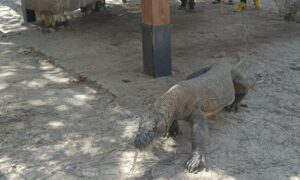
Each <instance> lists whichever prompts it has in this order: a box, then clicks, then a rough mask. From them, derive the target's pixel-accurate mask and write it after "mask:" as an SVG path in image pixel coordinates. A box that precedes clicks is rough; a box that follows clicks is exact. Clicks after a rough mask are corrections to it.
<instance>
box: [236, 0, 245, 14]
mask: <svg viewBox="0 0 300 180" xmlns="http://www.w3.org/2000/svg"><path fill="white" fill-rule="evenodd" d="M246 6H247V0H241V1H240V3H239V4H238V5H237V7H236V11H238V12H240V11H242V10H243V9H245V8H246Z"/></svg>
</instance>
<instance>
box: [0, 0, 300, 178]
mask: <svg viewBox="0 0 300 180" xmlns="http://www.w3.org/2000/svg"><path fill="white" fill-rule="evenodd" d="M250 3H251V2H249V8H248V9H247V10H246V11H245V12H244V13H243V14H240V13H235V12H233V7H230V6H228V13H227V14H225V15H223V14H222V13H221V11H220V8H219V6H213V5H211V4H210V3H209V2H198V3H197V9H196V12H195V13H187V12H182V11H177V10H176V6H177V5H178V4H177V2H172V3H171V11H172V12H171V13H172V24H173V34H172V35H173V39H172V46H173V47H172V48H173V49H172V55H173V66H174V68H173V77H164V78H158V79H152V78H151V77H149V76H147V75H144V74H143V73H142V53H141V52H142V51H141V35H140V16H139V13H138V2H133V1H131V2H129V5H127V6H124V5H116V4H110V8H109V10H108V11H106V12H102V13H95V14H91V15H88V16H81V17H78V18H76V19H74V20H73V21H72V23H71V25H70V26H69V27H67V28H62V29H60V30H59V31H56V32H47V31H43V30H41V29H39V28H37V27H36V26H34V25H22V18H21V15H20V1H19V0H0V104H1V106H0V139H1V141H0V179H237V180H239V179H261V180H271V179H272V180H277V179H278V180H281V179H289V180H296V179H299V178H300V177H299V176H300V150H299V149H300V137H299V133H300V78H299V77H300V25H299V24H295V23H287V22H284V21H282V18H281V17H279V16H278V15H277V14H276V13H275V12H276V8H275V7H274V5H273V4H272V3H270V2H268V1H265V2H264V9H263V10H262V11H255V10H253V9H252V5H251V4H250ZM236 54H239V55H240V56H241V57H242V59H243V61H244V63H243V65H242V67H240V71H241V72H243V73H245V74H247V75H249V76H253V77H255V78H256V79H257V85H256V86H255V87H254V89H252V90H251V92H250V93H249V95H248V96H247V97H246V99H245V101H244V103H246V104H247V105H248V108H243V109H242V111H241V112H239V113H225V112H221V113H219V114H218V115H217V116H215V117H214V118H210V119H209V130H210V144H209V145H208V152H207V159H208V161H209V165H210V170H209V171H208V172H201V173H198V174H188V173H187V172H186V171H185V170H184V164H185V162H186V161H187V159H188V158H189V153H190V148H191V147H190V136H189V134H190V132H189V128H188V126H187V125H186V124H184V123H182V124H181V128H182V130H183V134H182V135H181V136H179V137H177V138H176V139H164V138H162V139H159V140H157V141H156V142H155V144H154V147H153V148H152V150H151V151H148V152H145V153H140V154H139V156H138V159H137V163H136V166H135V169H134V171H130V168H131V166H132V164H133V156H134V149H133V147H132V141H133V137H134V133H135V132H136V131H137V128H138V122H139V120H138V118H136V117H138V116H139V115H141V114H142V113H143V111H144V110H145V108H146V107H147V106H148V105H149V104H150V103H152V102H153V101H154V100H155V99H156V98H157V97H158V96H159V95H161V94H162V93H163V92H164V91H165V90H167V89H168V88H169V87H170V86H171V85H173V84H175V83H176V82H177V81H179V80H182V79H184V77H186V76H187V75H188V74H189V73H191V72H193V71H194V70H196V69H198V68H199V67H202V66H207V65H209V64H212V63H213V62H217V61H218V60H220V59H229V60H230V59H233V58H234V56H235V55H236Z"/></svg>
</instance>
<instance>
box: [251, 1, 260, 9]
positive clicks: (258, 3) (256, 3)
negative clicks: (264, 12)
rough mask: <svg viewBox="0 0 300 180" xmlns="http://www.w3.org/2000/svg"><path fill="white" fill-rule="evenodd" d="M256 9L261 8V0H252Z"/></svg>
mask: <svg viewBox="0 0 300 180" xmlns="http://www.w3.org/2000/svg"><path fill="white" fill-rule="evenodd" d="M253 1H254V5H255V8H256V9H261V0H253Z"/></svg>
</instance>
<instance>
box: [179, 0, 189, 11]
mask: <svg viewBox="0 0 300 180" xmlns="http://www.w3.org/2000/svg"><path fill="white" fill-rule="evenodd" d="M186 5H187V0H181V5H180V6H179V7H178V9H179V10H182V9H185V8H186Z"/></svg>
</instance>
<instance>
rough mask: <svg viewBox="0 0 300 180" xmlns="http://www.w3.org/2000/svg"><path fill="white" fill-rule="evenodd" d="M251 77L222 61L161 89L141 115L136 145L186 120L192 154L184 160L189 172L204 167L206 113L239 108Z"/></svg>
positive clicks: (172, 131) (173, 130) (174, 131)
mask: <svg viewBox="0 0 300 180" xmlns="http://www.w3.org/2000/svg"><path fill="white" fill-rule="evenodd" d="M253 85H254V80H252V79H250V78H245V77H243V76H242V75H241V74H239V73H238V72H236V71H235V68H234V66H233V65H232V64H230V63H228V62H227V61H221V62H219V63H217V64H215V65H213V66H212V67H209V68H203V69H201V70H199V71H197V72H195V73H193V74H192V75H190V76H189V77H188V80H186V81H182V82H179V83H178V84H176V85H174V86H173V87H171V88H170V89H169V90H168V91H167V92H166V93H164V94H163V95H162V96H161V97H160V98H159V99H157V101H156V102H155V103H154V104H153V105H152V106H151V107H150V109H149V110H148V111H147V114H145V115H144V117H143V120H144V122H145V123H143V124H142V126H141V127H140V128H139V132H138V133H137V135H136V137H135V141H134V144H135V147H136V148H137V149H140V150H143V149H145V148H146V147H147V146H148V145H150V144H151V143H152V141H153V139H154V138H156V137H159V136H164V135H167V134H170V135H177V134H178V133H179V129H178V122H177V120H185V121H186V122H188V123H189V124H190V126H191V129H192V135H191V136H192V158H191V159H190V160H189V161H188V162H187V164H186V168H187V170H188V171H189V172H197V171H199V170H201V169H203V168H206V163H205V156H204V154H205V145H206V142H207V132H208V130H207V122H206V117H207V116H210V115H213V114H215V113H217V112H218V111H221V110H222V109H224V108H226V109H227V110H228V111H232V110H234V111H238V107H239V105H240V102H241V100H242V99H243V97H244V96H245V95H246V94H247V92H248V90H249V88H251V87H252V86H253Z"/></svg>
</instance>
